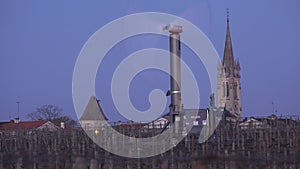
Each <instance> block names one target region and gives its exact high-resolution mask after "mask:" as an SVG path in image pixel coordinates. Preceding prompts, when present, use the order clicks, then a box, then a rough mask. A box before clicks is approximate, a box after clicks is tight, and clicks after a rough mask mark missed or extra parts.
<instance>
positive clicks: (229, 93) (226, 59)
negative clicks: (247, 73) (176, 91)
mask: <svg viewBox="0 0 300 169" xmlns="http://www.w3.org/2000/svg"><path fill="white" fill-rule="evenodd" d="M240 69H241V67H240V62H239V60H238V59H237V60H235V59H234V57H233V50H232V42H231V36H230V28H229V10H228V9H227V25H226V39H225V47H224V55H223V62H222V65H220V64H219V65H218V95H217V98H218V102H217V103H218V105H219V106H225V108H226V110H227V111H229V112H230V114H231V115H232V116H233V117H234V118H233V119H236V120H240V119H241V117H242V105H241V81H240V78H241V76H240Z"/></svg>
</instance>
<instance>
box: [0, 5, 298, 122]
mask: <svg viewBox="0 0 300 169" xmlns="http://www.w3.org/2000/svg"><path fill="white" fill-rule="evenodd" d="M226 8H230V28H231V38H232V41H233V50H234V57H235V58H239V59H240V63H241V78H242V79H241V83H242V108H243V117H247V116H267V115H270V114H272V111H273V107H274V110H276V111H275V114H276V115H281V114H283V115H300V112H299V109H298V105H299V103H298V102H299V96H300V89H299V86H300V78H299V77H300V76H299V70H298V69H297V68H298V65H299V64H300V47H299V44H300V21H299V16H300V1H298V0H289V1H284V0H266V1H261V0H251V1H249V0H248V1H237V0H235V1H234V0H225V1H218V0H199V1H179V0H178V1H177V0H172V1H171V0H170V1H116V0H111V1H105V2H104V1H85V3H83V1H81V2H79V1H55V0H54V1H43V2H41V1H31V0H29V1H14V0H12V1H0V82H1V83H0V91H1V92H0V93H1V94H0V100H1V102H0V112H1V113H0V121H7V120H9V119H11V118H14V117H16V116H17V104H16V102H17V101H20V102H21V104H20V113H21V114H20V117H21V120H27V119H28V118H27V117H26V114H28V113H30V112H32V111H33V110H34V109H35V108H37V107H39V106H41V105H44V104H53V105H57V106H59V107H61V108H63V109H64V111H65V112H66V114H67V115H70V116H72V117H74V118H76V113H75V111H74V108H73V101H72V74H73V69H74V65H75V62H76V58H77V56H78V55H79V52H80V50H81V48H82V47H83V45H84V43H85V42H86V41H87V39H88V38H89V37H90V36H91V35H92V34H93V33H94V32H95V31H97V30H98V29H99V28H101V27H102V26H104V25H105V24H107V23H109V22H111V21H113V20H115V19H117V18H119V17H122V16H125V15H128V14H132V13H137V12H164V13H170V14H173V15H177V16H179V17H183V18H185V19H187V20H189V21H190V22H192V23H193V24H195V25H196V26H197V27H199V28H200V29H201V30H202V31H203V32H204V33H205V34H206V35H207V36H208V38H209V39H210V40H211V42H212V43H213V44H214V46H215V48H216V50H217V52H218V53H219V55H220V57H223V48H224V43H225V28H226ZM166 24H167V23H166ZM104 41H105V39H104ZM150 47H152V48H154V47H156V48H162V49H166V50H167V49H168V39H167V38H165V37H159V36H154V35H148V36H136V37H132V38H129V39H127V40H125V41H123V42H121V43H119V44H117V45H116V46H115V47H114V48H113V49H112V50H111V51H110V52H109V53H108V54H107V56H106V57H105V59H104V61H103V63H101V65H100V68H101V69H99V70H98V73H97V79H96V94H97V97H98V98H99V99H100V100H101V104H102V107H103V109H104V111H105V113H106V114H107V116H108V117H109V119H111V120H115V119H119V118H120V116H119V115H118V114H117V113H116V109H115V108H114V106H113V104H112V99H111V96H110V93H109V92H108V91H110V88H109V87H110V81H111V76H112V73H113V70H114V68H115V67H116V66H117V65H118V63H119V62H121V61H122V59H124V58H125V57H126V56H127V55H129V54H130V53H132V52H134V51H137V50H140V49H144V48H150ZM182 57H183V59H184V60H185V61H186V63H187V64H188V65H190V67H191V69H192V70H193V72H194V74H196V75H197V77H196V78H197V82H198V84H199V86H200V93H201V107H202V108H206V107H208V105H209V100H208V99H209V94H210V93H209V90H210V89H209V87H208V86H209V82H208V77H207V73H206V72H205V69H204V67H203V66H202V64H201V61H199V60H197V58H196V56H195V55H194V54H193V53H192V52H191V51H189V49H188V48H187V47H186V46H184V45H183V47H182ZM158 82H159V83H158ZM168 82H169V79H168V76H167V75H166V74H164V73H161V72H159V71H154V70H149V71H145V72H142V73H141V74H139V75H138V76H137V77H136V78H135V79H134V80H133V81H132V84H131V86H130V98H131V100H132V102H133V105H135V106H136V108H138V109H140V110H146V109H147V108H149V103H148V101H147V97H148V94H149V91H151V90H152V89H155V88H160V89H162V90H163V91H166V90H167V89H168V85H169V84H168ZM100 86H101V87H100ZM272 102H273V103H274V104H273V106H272Z"/></svg>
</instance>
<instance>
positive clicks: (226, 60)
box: [223, 8, 234, 67]
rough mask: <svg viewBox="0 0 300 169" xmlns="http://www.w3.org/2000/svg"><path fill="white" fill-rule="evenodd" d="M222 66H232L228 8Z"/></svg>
mask: <svg viewBox="0 0 300 169" xmlns="http://www.w3.org/2000/svg"><path fill="white" fill-rule="evenodd" d="M223 65H224V66H226V67H232V66H234V58H233V51H232V42H231V36H230V28H229V9H228V8H227V27H226V40H225V48H224V56H223Z"/></svg>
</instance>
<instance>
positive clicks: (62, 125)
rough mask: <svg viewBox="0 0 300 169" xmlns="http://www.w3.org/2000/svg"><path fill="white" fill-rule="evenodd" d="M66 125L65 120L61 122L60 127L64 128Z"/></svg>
mask: <svg viewBox="0 0 300 169" xmlns="http://www.w3.org/2000/svg"><path fill="white" fill-rule="evenodd" d="M65 127H66V126H65V122H63V121H62V122H60V128H62V129H64V128H65Z"/></svg>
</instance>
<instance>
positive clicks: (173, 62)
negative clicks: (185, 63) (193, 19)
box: [165, 25, 183, 123]
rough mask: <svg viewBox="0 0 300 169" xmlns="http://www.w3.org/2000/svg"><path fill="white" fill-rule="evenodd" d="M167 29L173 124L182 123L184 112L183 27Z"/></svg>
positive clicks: (168, 27)
mask: <svg viewBox="0 0 300 169" xmlns="http://www.w3.org/2000/svg"><path fill="white" fill-rule="evenodd" d="M165 29H168V30H169V32H170V72H171V75H170V87H171V89H170V91H168V94H167V95H171V104H170V106H169V108H170V116H171V120H170V122H171V123H174V122H175V121H180V116H179V114H180V112H181V111H182V107H183V106H182V102H181V66H180V64H181V59H180V33H181V32H182V26H178V25H173V26H170V25H168V26H167V27H166V28H165Z"/></svg>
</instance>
